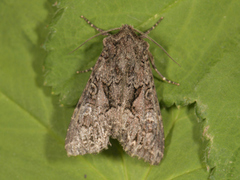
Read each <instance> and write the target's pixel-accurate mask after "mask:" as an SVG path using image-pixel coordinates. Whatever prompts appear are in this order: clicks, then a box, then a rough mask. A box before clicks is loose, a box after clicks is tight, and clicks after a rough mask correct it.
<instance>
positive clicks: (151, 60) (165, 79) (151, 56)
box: [148, 52, 179, 86]
mask: <svg viewBox="0 0 240 180" xmlns="http://www.w3.org/2000/svg"><path fill="white" fill-rule="evenodd" d="M148 56H149V59H150V62H151V64H152V67H153V69H154V70H155V71H156V72H157V73H158V75H159V76H160V77H161V78H162V80H163V81H166V82H168V83H170V84H175V85H178V86H179V83H176V82H173V81H170V80H168V79H167V78H165V77H164V76H163V75H162V74H161V73H160V72H159V71H158V70H157V67H156V66H155V64H154V59H153V55H152V54H151V53H150V52H148Z"/></svg>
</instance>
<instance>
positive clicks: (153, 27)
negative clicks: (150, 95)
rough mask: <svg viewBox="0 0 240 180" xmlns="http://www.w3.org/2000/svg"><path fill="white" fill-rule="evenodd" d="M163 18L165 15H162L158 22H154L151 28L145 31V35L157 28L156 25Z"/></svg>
mask: <svg viewBox="0 0 240 180" xmlns="http://www.w3.org/2000/svg"><path fill="white" fill-rule="evenodd" d="M162 20H163V17H161V18H160V19H159V20H158V22H156V24H154V25H153V26H152V27H151V28H150V29H148V30H147V31H145V32H144V34H145V35H147V34H149V33H150V31H151V30H153V29H155V27H156V26H157V25H158V24H159V23H160V22H161V21H162Z"/></svg>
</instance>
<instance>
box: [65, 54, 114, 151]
mask: <svg viewBox="0 0 240 180" xmlns="http://www.w3.org/2000/svg"><path fill="white" fill-rule="evenodd" d="M102 65H103V59H102V57H101V56H100V57H99V59H98V61H97V63H96V65H95V66H94V69H93V71H92V74H91V76H90V78H89V80H88V83H87V85H86V87H85V89H84V91H83V94H82V96H81V98H80V100H79V102H78V104H77V106H76V108H75V110H74V113H73V116H72V118H71V122H70V125H69V128H68V132H67V137H66V140H65V149H66V151H67V154H68V156H76V155H84V154H88V153H89V154H91V153H98V152H100V151H101V150H102V149H107V146H108V144H109V136H110V126H109V122H108V119H107V118H106V114H105V111H106V109H107V108H108V107H109V104H108V99H107V97H106V96H105V94H104V92H103V85H102V82H101V80H99V78H101V77H100V75H99V73H101V70H100V69H101V66H102Z"/></svg>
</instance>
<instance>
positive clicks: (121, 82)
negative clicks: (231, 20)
mask: <svg viewBox="0 0 240 180" xmlns="http://www.w3.org/2000/svg"><path fill="white" fill-rule="evenodd" d="M81 18H83V19H85V21H87V23H88V24H90V25H91V26H92V27H93V28H95V29H96V30H97V31H99V32H100V33H99V34H97V35H95V36H93V37H92V38H94V37H96V36H99V35H107V36H108V37H106V38H104V39H103V46H104V47H103V50H102V53H101V55H100V57H99V58H98V60H97V63H96V64H95V66H94V67H93V68H91V69H90V70H92V73H91V76H90V78H89V80H88V83H87V85H86V87H85V89H84V91H83V93H82V96H81V98H80V100H79V102H78V104H77V107H76V108H75V110H74V113H73V116H72V118H71V123H70V125H69V129H68V132H67V137H66V142H65V149H66V151H67V154H68V156H77V155H84V154H91V153H99V152H100V151H101V150H103V149H107V148H108V145H109V144H110V142H109V138H110V137H112V138H114V139H118V141H120V143H121V145H122V146H123V149H124V150H125V151H126V152H127V153H128V154H129V155H131V156H137V157H138V158H142V159H144V160H145V161H147V162H149V163H150V164H153V165H157V164H159V163H160V161H161V159H162V158H163V153H164V132H163V124H162V116H161V113H160V107H159V102H158V98H157V94H156V90H155V85H154V80H153V75H152V71H151V67H150V63H149V61H151V64H152V67H153V69H154V70H155V71H156V72H157V73H158V74H159V75H160V77H161V78H162V79H163V80H164V81H166V82H168V83H172V84H176V85H179V84H178V83H175V82H172V81H170V80H167V79H166V78H165V77H164V76H162V75H161V74H160V72H159V71H158V70H157V68H156V66H155V64H154V60H153V56H152V54H151V53H150V52H149V44H148V43H147V42H146V41H144V40H143V38H148V39H150V40H151V41H153V42H154V43H155V44H157V45H158V46H159V47H160V48H162V47H161V46H160V45H159V44H158V43H157V42H155V41H154V40H152V39H151V38H150V37H148V36H147V34H148V33H149V32H150V31H151V30H152V29H154V28H155V27H156V26H157V25H158V24H159V22H160V21H161V20H162V19H163V18H160V20H159V21H158V22H157V23H156V24H155V25H154V26H153V27H152V28H150V29H149V30H147V31H146V32H145V33H143V32H141V31H138V30H136V29H134V28H133V27H132V26H129V25H123V26H122V27H120V28H115V29H111V30H108V31H104V30H102V29H99V28H97V27H96V26H94V25H93V24H91V23H90V21H88V20H87V19H86V18H85V17H83V16H81ZM113 30H120V31H119V32H118V33H116V34H113V35H111V34H109V32H110V31H113ZM136 32H137V33H139V34H140V35H137V34H136ZM92 38H90V39H92ZM90 39H88V40H90ZM88 40H87V41H88ZM87 41H86V42H87ZM86 42H85V43H86ZM85 43H83V44H85ZM83 44H82V45H83ZM82 45H81V46H82ZM81 46H79V47H78V48H80V47H81ZM78 48H77V49H78ZM162 49H163V48H162ZM75 50H76V49H75ZM75 50H74V51H75ZM163 50H164V49H163ZM164 52H165V53H167V52H166V51H165V50H164ZM167 55H168V54H167ZM168 56H169V55H168ZM169 57H170V56H169ZM170 58H171V57H170ZM87 71H88V70H86V71H81V72H87Z"/></svg>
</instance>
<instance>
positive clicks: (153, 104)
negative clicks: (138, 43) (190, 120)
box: [118, 56, 164, 165]
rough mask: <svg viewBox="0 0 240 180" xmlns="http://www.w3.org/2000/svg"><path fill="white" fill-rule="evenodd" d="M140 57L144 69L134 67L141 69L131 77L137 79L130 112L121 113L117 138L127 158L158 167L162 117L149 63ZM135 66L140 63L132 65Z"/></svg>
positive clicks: (162, 151) (160, 151)
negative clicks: (135, 158)
mask: <svg viewBox="0 0 240 180" xmlns="http://www.w3.org/2000/svg"><path fill="white" fill-rule="evenodd" d="M143 58H145V60H144V61H143V62H144V66H143V67H140V66H139V67H138V68H136V69H140V68H143V69H142V70H141V71H136V72H135V73H136V74H135V75H134V77H138V78H136V79H134V81H135V82H134V87H135V89H136V90H135V92H136V93H135V99H134V100H133V102H132V107H131V109H130V110H129V109H126V110H125V111H124V114H123V118H122V121H123V122H122V128H121V129H122V133H121V134H120V136H119V138H118V139H119V141H120V142H121V144H122V146H123V149H124V150H125V151H126V152H127V153H128V154H129V155H131V156H137V157H138V158H143V159H144V160H145V161H147V162H149V163H150V164H154V165H157V164H159V163H160V161H161V159H162V157H163V153H164V133H163V124H162V116H161V113H160V107H159V102H158V98H157V94H156V90H155V85H154V80H153V75H152V71H151V68H150V63H149V61H148V57H147V56H145V57H143ZM138 65H140V63H139V64H135V66H138ZM139 72H141V74H140V73H139Z"/></svg>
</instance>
